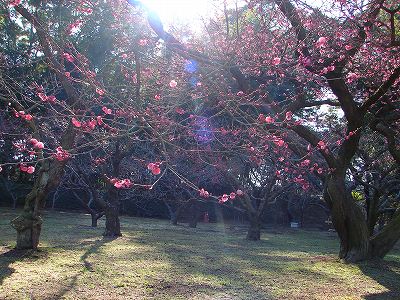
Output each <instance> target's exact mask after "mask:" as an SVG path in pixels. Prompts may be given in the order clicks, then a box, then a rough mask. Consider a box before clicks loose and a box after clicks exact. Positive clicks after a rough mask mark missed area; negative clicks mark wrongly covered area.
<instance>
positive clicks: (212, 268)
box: [0, 208, 400, 300]
mask: <svg viewBox="0 0 400 300" xmlns="http://www.w3.org/2000/svg"><path fill="white" fill-rule="evenodd" d="M15 215H16V214H15V212H12V211H10V210H6V209H4V208H0V299H221V300H222V299H223V300H228V299H329V300H334V299H376V300H378V299H379V300H381V299H400V247H399V246H397V248H396V249H395V250H394V251H392V253H390V255H388V256H387V258H386V259H385V260H384V261H376V262H371V263H368V264H367V263H363V264H359V265H346V264H343V263H341V262H340V261H339V260H338V259H337V258H336V254H337V251H338V241H337V238H336V236H335V235H334V234H332V233H327V232H318V231H305V230H292V231H291V230H284V229H275V230H272V229H271V230H266V231H265V232H263V234H262V241H259V242H248V241H246V240H244V236H245V233H244V232H243V231H242V230H237V231H231V230H228V229H225V227H224V226H223V225H222V224H199V226H198V228H197V229H191V228H188V227H187V226H172V225H170V224H169V223H168V222H167V221H163V220H154V219H140V218H128V217H123V218H122V227H123V237H122V238H119V239H114V240H112V239H103V238H102V236H101V233H102V231H103V228H104V221H100V222H99V227H98V228H91V227H90V217H89V216H87V215H83V214H73V213H59V212H49V213H46V214H45V223H44V227H43V232H42V239H41V251H39V252H36V253H21V252H15V251H12V248H13V246H14V245H15V242H14V238H15V237H14V235H15V233H14V231H13V229H12V228H11V227H10V226H9V220H10V219H11V218H13V217H14V216H15Z"/></svg>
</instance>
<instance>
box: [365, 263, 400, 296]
mask: <svg viewBox="0 0 400 300" xmlns="http://www.w3.org/2000/svg"><path fill="white" fill-rule="evenodd" d="M359 267H360V269H361V271H362V272H363V273H364V274H365V275H366V276H368V277H370V278H372V279H374V280H375V281H376V282H378V283H379V284H381V285H382V286H384V287H385V288H387V289H388V291H387V292H382V293H379V294H371V295H366V296H364V297H365V299H366V300H393V299H400V262H397V261H393V260H383V259H382V260H373V261H369V262H364V263H360V264H359Z"/></svg>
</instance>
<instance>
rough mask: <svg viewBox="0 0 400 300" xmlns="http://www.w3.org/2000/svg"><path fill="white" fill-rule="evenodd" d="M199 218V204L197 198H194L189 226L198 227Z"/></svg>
mask: <svg viewBox="0 0 400 300" xmlns="http://www.w3.org/2000/svg"><path fill="white" fill-rule="evenodd" d="M198 220H199V214H198V205H197V202H196V201H195V200H193V203H192V205H191V206H190V220H189V227H190V228H196V227H197V222H198Z"/></svg>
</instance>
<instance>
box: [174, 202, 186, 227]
mask: <svg viewBox="0 0 400 300" xmlns="http://www.w3.org/2000/svg"><path fill="white" fill-rule="evenodd" d="M184 207H185V204H181V205H179V206H178V208H177V210H176V211H175V212H172V215H171V224H172V225H178V220H179V217H180V215H181V213H182V211H183V209H184Z"/></svg>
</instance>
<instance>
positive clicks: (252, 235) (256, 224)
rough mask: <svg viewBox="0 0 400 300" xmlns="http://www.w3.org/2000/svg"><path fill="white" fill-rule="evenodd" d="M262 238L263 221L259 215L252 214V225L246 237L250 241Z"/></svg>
mask: <svg viewBox="0 0 400 300" xmlns="http://www.w3.org/2000/svg"><path fill="white" fill-rule="evenodd" d="M260 238H261V222H260V218H259V217H258V216H250V227H249V229H248V231H247V236H246V239H247V240H249V241H259V240H260Z"/></svg>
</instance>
